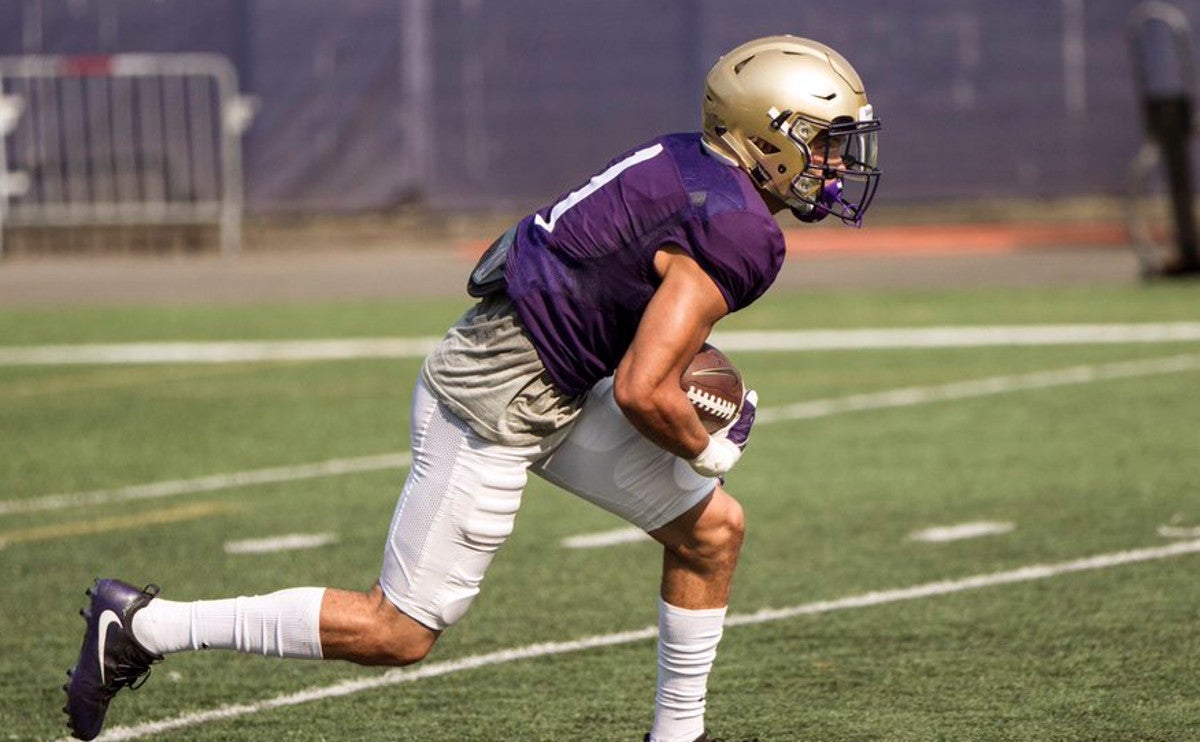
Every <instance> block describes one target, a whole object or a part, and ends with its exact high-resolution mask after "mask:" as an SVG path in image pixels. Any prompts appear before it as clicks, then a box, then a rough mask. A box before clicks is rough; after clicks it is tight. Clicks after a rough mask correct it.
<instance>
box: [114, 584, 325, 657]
mask: <svg viewBox="0 0 1200 742" xmlns="http://www.w3.org/2000/svg"><path fill="white" fill-rule="evenodd" d="M324 596H325V588H323V587H297V588H292V589H290V590H280V591H279V592H274V593H270V594H269V595H256V596H254V597H249V598H245V597H242V598H229V599H227V600H197V601H194V602H190V603H180V602H177V601H173V600H163V599H162V598H155V599H154V600H152V601H150V603H149V604H147V605H146V607H145V608H143V609H141V610H140V611H138V612H137V613H135V614H133V635H134V637H135V638H136V639H137V640H138V643H140V644H141V645H142V646H144V647H145V648H146V649H148V650H150V651H151V652H155V653H157V654H166V653H168V652H182V651H184V650H188V649H233V650H236V651H238V652H247V653H250V654H261V655H267V656H274V657H294V658H300V659H320V658H321V600H322V598H323V597H324Z"/></svg>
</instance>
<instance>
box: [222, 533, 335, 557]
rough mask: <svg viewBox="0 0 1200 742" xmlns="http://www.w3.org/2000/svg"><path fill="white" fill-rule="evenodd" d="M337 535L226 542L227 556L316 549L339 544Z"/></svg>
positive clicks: (288, 536)
mask: <svg viewBox="0 0 1200 742" xmlns="http://www.w3.org/2000/svg"><path fill="white" fill-rule="evenodd" d="M337 540H338V537H337V534H336V533H290V534H288V535H286V536H275V537H273V538H256V539H246V540H244V541H227V542H225V553H226V554H273V553H275V552H278V551H296V550H298V549H315V548H317V547H319V546H326V545H328V544H334V543H337Z"/></svg>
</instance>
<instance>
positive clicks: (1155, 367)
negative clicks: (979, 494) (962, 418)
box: [0, 355, 1200, 516]
mask: <svg viewBox="0 0 1200 742" xmlns="http://www.w3.org/2000/svg"><path fill="white" fill-rule="evenodd" d="M1197 369H1200V356H1195V355H1185V356H1171V357H1168V358H1156V359H1149V360H1145V361H1129V362H1119V363H1108V364H1103V365H1099V366H1077V367H1074V368H1068V369H1062V370H1058V371H1038V372H1034V373H1031V374H1023V375H1019V376H994V377H991V378H986V379H977V380H974V381H959V382H952V383H950V384H942V385H940V386H930V387H911V388H905V389H894V390H891V391H885V392H876V393H873V394H856V395H852V396H849V397H838V398H834V399H823V400H814V401H811V402H802V403H800V404H794V405H787V406H784V407H772V408H764V409H760V410H759V411H758V416H757V422H758V423H762V424H770V423H775V422H781V421H786V420H809V419H814V418H820V417H829V416H832V415H837V414H840V413H843V412H861V411H865V410H876V409H884V408H889V407H906V406H911V405H919V404H927V403H930V402H942V401H948V400H953V399H966V398H969V397H982V396H987V395H992V394H1004V393H1007V392H1015V391H1023V390H1028V389H1044V388H1047V387H1053V386H1065V385H1068V384H1086V383H1090V382H1094V381H1104V380H1108V379H1126V378H1133V377H1137V376H1150V375H1155V374H1168V373H1179V372H1183V371H1194V370H1197ZM411 462H412V456H411V454H410V453H408V452H403V453H395V454H382V455H379V456H365V457H361V458H353V459H333V460H330V461H323V462H319V463H316V464H303V465H300V466H289V467H276V468H270V469H255V470H252V471H245V472H235V473H232V474H214V475H211V476H206V477H200V478H197V479H180V480H173V481H167V482H153V483H150V484H138V485H131V486H128V487H120V488H117V489H107V490H93V491H90V492H76V493H72V494H62V495H46V496H43V497H38V498H34V499H29V500H0V516H3V515H8V514H11V513H29V512H36V511H41V510H57V509H61V508H66V507H74V506H80V505H104V504H107V503H112V502H124V501H128V500H140V499H146V498H152V497H173V496H176V495H185V494H192V493H196V492H210V491H214V490H222V489H229V488H232V487H245V486H250V485H255V484H267V483H278V482H292V481H296V480H300V479H311V478H314V477H328V476H336V475H339V474H356V473H359V472H367V471H376V470H380V469H402V468H404V467H407V466H408V465H409V464H410V463H411Z"/></svg>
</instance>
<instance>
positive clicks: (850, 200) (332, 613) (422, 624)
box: [65, 36, 880, 742]
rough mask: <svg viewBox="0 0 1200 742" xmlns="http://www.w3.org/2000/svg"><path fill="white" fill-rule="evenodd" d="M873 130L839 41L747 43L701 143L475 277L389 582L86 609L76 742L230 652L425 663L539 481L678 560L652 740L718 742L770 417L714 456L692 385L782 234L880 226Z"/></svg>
mask: <svg viewBox="0 0 1200 742" xmlns="http://www.w3.org/2000/svg"><path fill="white" fill-rule="evenodd" d="M879 128H880V123H879V120H878V119H877V118H876V116H875V114H874V112H873V111H872V108H871V105H870V104H869V103H868V101H867V97H866V94H865V92H864V89H863V84H862V82H861V80H860V79H859V76H858V74H857V73H856V72H855V71H854V68H853V67H851V66H850V64H849V63H848V62H847V61H846V60H845V59H844V58H843V57H842V56H841V55H840V54H838V53H837V52H835V51H834V50H833V49H830V48H829V47H827V46H824V45H823V44H820V43H817V42H815V41H810V40H807V39H802V38H796V37H792V36H774V37H769V38H762V39H757V40H754V41H751V42H748V43H746V44H743V45H741V46H739V47H737V48H736V49H734V50H732V51H731V52H729V53H728V54H726V55H725V56H723V57H722V58H721V59H720V60H719V61H718V62H717V64H716V65H715V66H714V67H713V68H712V70H711V72H710V73H709V74H708V77H707V81H706V88H705V91H704V101H703V125H702V131H700V132H694V133H684V134H670V135H665V136H660V137H658V138H656V139H653V140H651V141H649V142H647V143H645V144H643V145H641V146H639V147H636V148H635V149H633V150H631V151H630V152H627V153H625V154H621V155H619V156H617V157H616V158H615V159H613V160H612V161H611V162H609V163H608V164H607V165H605V166H604V167H603V168H602V169H601V170H600V171H599V172H598V173H596V174H595V175H594V176H592V177H591V179H590V180H588V181H587V182H585V183H584V184H582V185H581V186H579V187H578V188H576V189H575V190H572V191H571V192H569V193H567V194H565V195H563V196H562V197H561V198H558V199H557V200H555V201H554V202H553V203H551V204H549V205H547V206H546V207H544V208H542V209H539V210H538V211H536V212H534V213H532V214H530V215H529V216H527V217H526V218H524V219H523V220H521V221H520V222H519V223H518V224H517V225H516V226H515V227H513V228H512V229H510V230H509V231H508V232H506V233H505V234H504V235H502V236H501V237H500V238H499V239H497V240H496V242H495V243H494V244H493V246H492V247H491V248H490V249H489V250H488V251H487V252H486V253H485V255H484V257H483V259H482V260H481V261H480V263H479V265H478V266H477V267H476V269H475V270H474V271H473V272H472V274H471V277H470V281H469V287H468V289H469V292H470V293H471V294H472V295H473V296H475V297H476V298H477V299H478V302H477V303H476V304H475V305H474V306H473V307H472V308H471V309H470V310H469V311H468V312H467V313H466V314H465V315H464V316H463V317H462V318H461V319H460V320H459V321H458V322H457V323H456V324H455V325H454V326H453V327H452V328H451V329H450V331H449V332H448V334H447V335H446V337H445V339H444V340H443V341H442V343H441V344H440V346H439V347H438V348H437V349H436V350H434V351H433V352H432V353H431V354H430V356H429V357H428V358H427V359H426V361H425V364H424V366H423V368H422V371H421V374H420V378H419V380H418V381H417V384H416V389H415V392H414V394H413V403H412V412H411V423H412V425H411V430H412V432H411V437H412V457H413V462H412V467H411V470H410V472H409V474H408V478H407V481H406V482H405V484H404V487H403V490H402V491H401V493H400V495H399V498H398V502H397V504H396V508H395V513H394V515H393V519H392V523H391V527H390V529H389V532H388V538H387V542H386V543H385V544H384V549H383V566H382V570H381V574H380V576H379V579H378V582H377V583H376V584H375V585H374V587H372V588H371V589H370V590H368V591H366V592H355V591H349V590H339V589H333V588H328V589H326V588H317V587H301V588H293V589H288V590H282V591H279V592H274V593H270V594H267V595H260V596H253V597H238V598H231V599H221V600H205V601H195V602H175V601H168V600H165V599H163V598H160V597H158V588H157V587H155V586H153V585H151V586H148V587H147V588H145V589H138V588H136V587H133V586H131V585H128V584H126V583H123V582H119V581H116V580H109V579H104V580H98V581H97V582H96V583H95V585H93V586H92V588H91V590H90V591H89V593H90V600H91V602H90V605H89V606H88V607H87V608H86V609H85V611H84V615H85V619H86V622H87V626H86V632H85V635H84V641H83V646H82V649H81V651H80V654H79V657H78V660H77V662H76V664H75V666H74V667H73V668H72V671H71V677H70V680H69V682H68V683H67V685H66V686H65V688H66V691H67V705H66V712H67V715H68V718H69V725H70V727H71V729H72V731H73V733H74V734H75V736H76V737H79V738H81V739H91V738H92V737H95V736H96V735H97V734H98V733H99V732H100V729H101V726H102V725H103V723H104V716H105V712H106V710H107V708H108V705H109V701H110V700H111V698H112V697H113V695H114V694H115V693H116V692H117V691H119V690H120V689H121V688H123V687H126V686H132V685H134V684H135V683H136V682H138V681H139V680H140V679H142V678H143V677H144V675H145V674H146V673H147V672H148V670H149V669H150V666H151V665H152V664H153V663H155V662H157V661H159V660H161V659H162V658H163V656H164V655H166V654H169V653H172V652H181V651H188V650H197V649H210V648H211V649H230V650H236V651H240V652H248V653H256V654H263V655H273V656H277V657H296V658H313V659H317V658H324V659H341V660H349V661H352V662H357V663H361V664H367V665H407V664H410V663H413V662H417V661H419V660H421V659H422V658H424V657H425V656H426V655H427V654H428V653H429V651H430V649H431V648H432V647H433V645H434V643H435V642H436V641H437V640H438V637H439V636H441V634H442V632H443V631H445V630H446V629H448V628H449V627H451V626H452V625H454V623H455V622H457V621H458V620H459V619H461V618H462V617H463V615H464V614H465V613H466V612H467V609H468V608H469V607H470V605H471V602H472V601H473V600H474V598H475V596H476V594H477V593H478V592H479V589H480V584H481V583H482V581H483V577H484V574H485V572H486V571H487V568H488V565H489V563H490V562H491V560H492V557H493V555H494V554H495V553H496V550H497V549H498V548H499V547H500V546H501V544H503V543H504V541H505V539H506V537H507V536H508V535H509V534H510V532H511V531H512V527H513V521H514V518H515V516H516V513H517V509H518V507H519V506H520V503H521V495H522V491H523V490H524V488H525V484H526V481H527V477H528V475H529V474H530V473H533V474H534V475H536V476H540V477H543V478H545V479H547V480H549V481H550V482H553V483H554V484H556V485H558V486H560V487H562V488H563V489H565V490H567V491H569V492H572V493H574V494H576V495H578V496H579V497H582V498H584V499H585V500H588V501H590V502H593V503H595V504H596V505H598V506H600V507H602V508H605V509H607V510H609V511H611V512H613V513H616V514H617V515H619V516H620V517H622V518H624V519H626V520H627V521H629V522H630V523H633V524H635V525H636V526H638V527H640V528H642V529H644V530H645V531H646V532H647V533H649V534H650V535H651V536H652V537H653V538H655V539H656V540H657V541H659V542H660V543H661V544H662V546H663V548H664V557H663V567H662V580H661V584H660V588H659V600H658V614H659V639H658V676H657V692H656V696H655V708H654V716H653V720H652V722H651V728H650V732H649V733H648V734H647V735H646V739H648V740H651V741H652V742H693V741H694V740H704V739H706V737H705V724H704V710H705V695H706V685H707V680H708V674H709V670H710V668H711V667H712V664H713V661H714V658H715V657H716V652H717V644H718V642H719V640H720V638H721V633H722V624H723V620H724V617H725V611H726V606H727V604H728V599H729V588H730V580H731V578H732V576H733V572H734V567H735V565H736V563H737V558H738V553H739V550H740V548H741V545H742V535H743V529H744V520H743V513H742V508H741V506H740V505H739V504H738V502H737V501H736V500H735V499H734V498H733V497H731V496H730V495H729V494H728V493H727V492H726V491H725V489H724V486H723V478H724V475H725V474H726V473H727V472H729V470H730V469H731V468H733V466H734V465H735V464H736V463H737V462H738V459H739V457H740V456H741V454H742V450H743V449H744V447H745V444H746V440H747V436H748V435H749V430H750V425H751V424H752V422H753V413H754V407H753V403H752V401H751V402H749V403H746V404H745V405H743V409H742V414H741V416H740V418H739V419H738V420H737V421H736V422H735V423H734V424H733V425H731V426H728V427H727V428H726V429H724V430H721V431H719V432H717V433H715V434H711V435H710V434H709V433H708V432H707V431H706V430H705V428H704V426H703V425H702V424H701V422H700V420H699V418H698V417H697V415H696V412H695V410H694V409H693V408H692V406H691V404H690V403H689V402H688V400H687V398H686V396H685V394H684V392H683V391H682V390H681V389H680V384H679V379H680V375H681V373H682V372H683V370H684V369H685V368H686V366H687V364H688V363H689V361H690V360H691V359H692V357H693V356H694V355H695V353H696V352H697V350H698V349H699V348H700V347H701V345H702V343H703V342H704V341H705V339H706V338H707V337H708V334H709V332H710V330H711V329H712V327H713V325H714V324H715V323H716V322H717V321H718V320H720V319H721V318H722V317H724V316H725V315H726V314H729V313H730V312H735V311H738V310H740V309H743V308H745V307H747V306H749V305H750V304H751V303H753V302H754V301H755V300H756V299H757V298H758V297H759V296H761V295H762V294H763V292H764V291H766V290H767V288H768V287H769V286H770V285H771V283H772V282H773V281H774V279H775V277H776V275H777V273H778V272H779V270H780V267H781V266H782V264H783V260H784V253H785V249H784V239H783V234H782V233H781V231H780V228H779V226H778V224H777V223H776V221H775V218H774V215H775V214H776V213H777V212H781V211H784V210H790V211H791V212H792V213H793V214H795V215H796V216H797V217H798V218H799V219H801V220H803V221H816V220H819V219H823V218H827V217H830V216H832V217H834V218H837V219H840V220H842V221H843V222H846V223H848V224H851V225H856V226H857V225H860V224H861V223H862V220H863V216H864V215H865V214H866V212H867V208H868V206H869V205H870V203H871V199H872V197H873V195H874V193H875V189H876V185H877V184H878V179H879V170H878V169H877V167H876V159H877V149H878V148H877V140H876V138H877V135H878V131H879Z"/></svg>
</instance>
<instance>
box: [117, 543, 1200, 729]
mask: <svg viewBox="0 0 1200 742" xmlns="http://www.w3.org/2000/svg"><path fill="white" fill-rule="evenodd" d="M1198 552H1200V540H1198V541H1186V542H1177V543H1173V544H1170V545H1167V546H1160V547H1154V548H1147V549H1133V550H1130V551H1122V552H1116V553H1113V554H1101V555H1098V556H1092V557H1086V558H1083V559H1076V560H1072V561H1068V562H1060V563H1058V564H1035V565H1031V566H1028V567H1021V568H1018V569H1014V570H1009V571H1006V572H993V573H990V574H982V575H975V576H973V577H965V578H960V579H955V580H942V581H939V582H928V583H925V584H923V585H915V586H913V587H907V588H900V589H895V590H881V591H877V592H869V593H864V594H861V595H853V596H849V597H846V598H839V599H837V600H827V601H818V602H815V603H804V604H801V605H796V606H791V607H787V608H763V609H762V610H759V611H756V612H754V613H743V614H735V615H731V616H728V617H726V619H725V626H726V627H727V628H732V627H735V626H752V625H755V624H761V623H767V622H770V621H782V620H785V619H789V618H797V617H800V616H814V615H818V614H822V613H831V612H833V611H844V610H852V609H856V608H869V607H873V606H880V605H887V604H889V603H899V602H903V601H908V600H918V599H921V598H931V597H937V596H942V595H951V594H953V593H960V592H964V591H967V590H979V589H981V588H986V587H995V586H998V585H1011V584H1016V583H1021V582H1031V581H1034V580H1045V579H1049V578H1051V577H1057V576H1059V575H1065V574H1072V573H1075V572H1087V571H1092V570H1100V569H1109V568H1112V567H1118V566H1121V565H1126V564H1136V563H1139V562H1150V561H1158V560H1162V559H1170V558H1172V557H1178V556H1183V555H1187V554H1195V553H1198ZM657 635H658V629H657V628H656V627H654V626H650V627H647V628H644V629H640V630H635V631H624V632H620V633H615V634H598V635H594V636H589V637H584V638H582V639H575V640H572V641H561V642H542V643H539V644H529V645H526V646H524V647H516V648H513V649H503V650H499V651H496V652H489V653H487V654H481V655H474V656H469V657H463V658H461V659H457V660H447V661H444V662H434V663H430V664H427V665H420V666H417V667H416V668H412V669H398V670H390V671H388V672H387V673H384V674H383V675H379V676H375V677H370V678H361V679H357V680H347V681H344V682H341V683H336V684H334V685H328V686H324V687H316V688H309V689H307V690H303V691H300V692H298V693H290V694H287V695H282V696H276V697H275V698H271V699H267V700H265V701H259V702H257V703H247V704H237V705H232V706H221V707H220V708H215V709H211V710H209V711H200V712H195V713H190V714H182V715H180V716H176V717H174V718H171V719H162V720H160V721H152V722H147V723H145V724H138V725H136V726H130V727H114V728H112V729H111V730H109V731H108V732H107V733H105V734H104V735H103V736H102V737H100V739H101V740H124V739H138V738H141V737H148V736H150V735H154V734H161V733H163V732H168V731H171V730H173V729H182V728H185V727H193V726H198V725H200V724H206V723H208V722H213V721H221V720H224V719H233V718H236V717H239V716H246V715H249V714H256V713H259V712H261V711H269V710H271V709H278V708H285V707H288V706H298V705H300V704H303V703H309V702H312V701H321V700H325V699H328V698H337V697H340V696H349V695H352V694H355V693H361V692H364V691H370V690H375V689H378V688H385V687H388V686H393V685H399V684H401V683H411V682H415V681H418V680H423V679H425V678H434V677H440V676H443V675H449V674H451V673H456V672H463V671H466V670H474V669H477V668H480V667H489V666H493V665H502V664H507V663H509V662H517V661H520V660H528V659H536V658H539V657H549V656H553V655H562V654H570V653H574V652H582V651H586V650H589V649H596V648H599V647H612V646H619V645H623V644H632V643H634V642H639V641H647V640H650V639H654V638H655V637H656V636H657Z"/></svg>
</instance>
